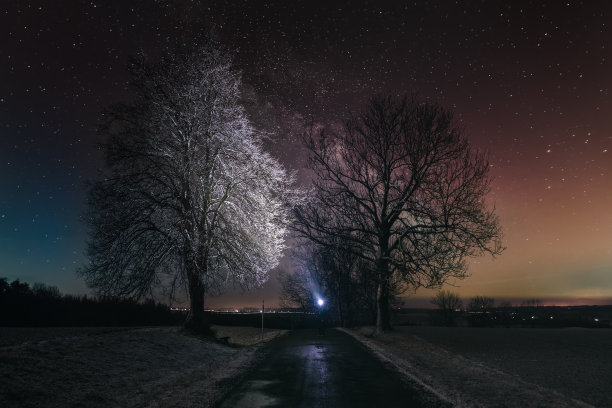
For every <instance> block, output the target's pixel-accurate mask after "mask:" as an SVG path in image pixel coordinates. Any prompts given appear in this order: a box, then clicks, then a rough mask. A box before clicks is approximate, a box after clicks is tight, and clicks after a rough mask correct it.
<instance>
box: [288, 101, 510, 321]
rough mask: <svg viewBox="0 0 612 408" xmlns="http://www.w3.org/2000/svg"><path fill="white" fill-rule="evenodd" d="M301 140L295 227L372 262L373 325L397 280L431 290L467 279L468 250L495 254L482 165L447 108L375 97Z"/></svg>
mask: <svg viewBox="0 0 612 408" xmlns="http://www.w3.org/2000/svg"><path fill="white" fill-rule="evenodd" d="M306 145H307V147H308V150H309V151H310V167H311V169H312V170H313V171H314V174H315V178H314V180H313V185H314V197H313V199H312V200H311V201H310V202H308V203H307V204H304V205H301V206H299V207H298V208H297V209H296V219H297V223H296V225H295V229H296V231H297V232H298V234H299V235H300V236H301V237H303V238H306V239H308V240H311V241H313V242H315V243H317V244H318V245H322V246H329V245H334V244H333V243H334V242H336V241H337V239H336V238H335V237H337V238H340V239H341V241H342V242H344V243H346V244H345V247H346V248H350V250H351V251H352V252H353V254H354V256H358V257H361V258H362V259H364V260H366V261H367V262H369V263H370V264H371V265H372V271H374V272H373V274H372V276H371V278H372V280H374V281H375V282H376V284H377V287H378V295H377V298H378V312H377V327H378V329H379V330H384V329H387V328H388V327H389V326H390V323H389V300H390V295H391V294H392V290H393V289H397V288H398V285H399V289H403V290H406V289H416V288H418V287H421V286H425V287H440V286H441V285H442V284H444V283H445V282H446V281H447V280H448V279H450V278H464V277H465V276H467V273H468V271H467V265H466V262H465V259H466V258H467V257H473V256H479V255H482V254H484V253H490V254H494V255H495V254H499V253H500V252H501V251H502V249H503V248H502V245H501V228H500V226H499V222H498V218H497V216H496V215H495V213H494V210H493V209H489V208H488V207H487V205H486V195H487V193H488V191H489V184H490V178H489V175H488V171H489V163H488V161H487V159H486V157H485V155H483V154H482V153H480V152H478V151H477V150H475V149H473V148H472V147H470V144H469V143H468V141H467V139H466V138H465V136H464V132H463V130H462V129H461V128H460V127H459V126H458V125H457V123H456V122H455V121H454V119H453V115H452V112H451V111H448V110H446V109H444V108H442V107H440V106H438V105H436V104H432V103H421V102H418V101H417V100H414V99H408V98H403V99H394V98H391V97H377V98H373V99H372V100H371V102H370V103H369V104H368V106H367V107H366V108H365V109H364V111H363V112H362V113H360V114H357V115H354V116H353V117H352V118H351V119H350V120H348V121H347V122H346V123H345V124H344V126H343V127H342V129H340V130H329V129H327V128H325V127H319V128H316V129H314V130H313V131H312V132H310V133H309V134H308V135H307V137H306Z"/></svg>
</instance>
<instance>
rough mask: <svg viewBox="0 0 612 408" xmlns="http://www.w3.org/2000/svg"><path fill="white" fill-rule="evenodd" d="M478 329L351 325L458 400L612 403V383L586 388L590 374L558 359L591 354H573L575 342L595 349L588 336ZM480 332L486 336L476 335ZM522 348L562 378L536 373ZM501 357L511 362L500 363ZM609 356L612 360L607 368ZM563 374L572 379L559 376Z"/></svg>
mask: <svg viewBox="0 0 612 408" xmlns="http://www.w3.org/2000/svg"><path fill="white" fill-rule="evenodd" d="M478 330H480V329H471V328H463V329H462V328H414V327H399V328H396V329H395V330H394V331H392V332H389V333H385V334H383V335H379V336H376V337H374V336H372V333H373V331H374V328H373V327H362V328H359V329H355V330H345V331H346V332H347V333H348V334H350V335H352V336H353V337H355V338H356V339H357V340H359V341H361V342H362V343H363V344H364V345H366V346H367V347H368V348H370V350H372V351H373V352H374V353H375V354H377V355H378V356H379V357H380V358H381V359H383V360H384V361H386V362H388V363H390V364H391V365H392V366H394V367H395V368H396V369H397V370H398V371H400V372H401V373H402V374H404V375H405V376H407V377H409V378H410V379H411V380H412V381H415V382H418V383H420V384H421V385H422V386H423V387H425V388H426V389H429V390H430V391H431V392H433V393H434V394H436V395H437V396H438V397H439V398H440V399H442V400H443V401H447V402H450V403H451V404H453V405H455V406H457V407H551V408H552V407H557V408H563V407H593V406H610V399H609V398H610V397H609V396H608V395H605V393H607V390H608V389H609V387H606V389H605V390H600V392H599V393H596V394H593V392H592V390H591V392H587V391H586V390H585V389H584V388H581V387H579V386H578V387H576V386H575V384H576V383H581V382H584V383H587V386H588V385H589V384H588V382H589V377H586V378H579V377H576V375H575V373H574V374H573V375H572V368H571V365H570V364H568V365H566V367H565V369H564V371H563V372H559V371H558V369H559V366H558V364H562V363H561V362H562V361H563V360H564V359H568V358H569V359H570V361H571V359H572V358H584V357H580V356H581V355H580V353H574V354H575V355H572V353H573V352H574V350H573V349H572V347H571V345H574V346H576V347H578V348H580V347H583V348H584V347H586V348H588V347H589V346H588V344H586V345H585V343H584V341H583V342H582V343H581V340H580V339H584V338H585V337H584V336H583V337H580V336H575V337H573V338H571V339H570V340H566V342H565V343H564V342H560V343H557V342H555V339H557V338H559V339H562V338H564V335H565V333H564V332H559V333H558V332H556V331H555V330H554V329H552V330H550V329H548V330H547V331H544V332H542V333H539V332H534V331H529V330H532V329H526V330H528V331H524V332H523V331H514V330H516V329H499V331H487V332H482V331H478ZM483 330H491V329H483ZM494 330H496V329H494ZM504 330H505V331H504ZM534 336H535V337H534ZM476 337H477V338H479V341H476V340H475V338H476ZM586 338H588V336H587V337H586ZM608 344H610V343H608ZM596 347H600V348H603V349H605V343H599V342H597V345H596ZM609 347H610V346H608V349H609ZM544 348H547V349H548V350H549V352H548V353H546V354H545V356H544V355H542V353H539V350H540V349H544ZM521 352H525V353H527V357H526V358H523V360H529V359H532V358H531V357H533V355H536V354H537V355H538V356H539V360H538V361H537V364H534V363H535V362H530V364H529V366H531V367H534V366H536V365H537V367H538V370H540V371H541V372H542V373H546V374H547V376H548V377H552V378H555V380H554V381H556V383H555V384H556V385H555V384H553V383H552V382H546V381H540V380H538V378H537V377H534V376H533V375H529V370H528V369H527V368H526V367H527V366H525V365H521V364H517V363H516V360H517V354H521ZM523 357H525V356H523ZM589 358H590V357H589ZM500 361H502V362H503V361H505V362H506V364H500V363H499V362H500ZM609 363H610V362H609V360H608V361H607V367H608V368H609V367H610V364H609ZM555 364H557V365H555ZM604 365H606V364H605V363H604ZM521 367H522V368H521ZM605 372H606V371H603V372H601V373H599V374H597V375H600V376H601V377H602V378H604V380H603V381H606V380H605V379H606V378H609V377H608V376H607V375H606V374H605ZM593 374H594V373H592V375H593ZM563 376H565V377H566V381H565V382H564V381H562V380H559V378H561V377H563ZM568 381H569V384H568ZM576 390H578V391H576ZM602 398H605V399H606V400H605V401H604V400H602ZM591 404H593V405H591Z"/></svg>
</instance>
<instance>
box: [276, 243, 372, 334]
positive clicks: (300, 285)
mask: <svg viewBox="0 0 612 408" xmlns="http://www.w3.org/2000/svg"><path fill="white" fill-rule="evenodd" d="M293 259H294V260H295V261H296V268H295V271H294V272H293V273H292V274H288V273H284V274H282V275H281V276H280V277H279V278H280V281H281V285H282V291H281V301H282V302H283V304H292V305H296V306H299V307H301V308H303V309H304V310H312V309H316V308H315V305H314V300H315V299H316V297H317V296H320V297H323V298H325V301H326V304H327V306H326V309H327V312H328V313H330V314H331V315H334V316H335V317H336V320H337V321H339V322H340V324H341V325H342V326H350V325H352V324H354V323H356V322H364V323H365V322H370V321H371V319H372V317H375V314H372V310H374V311H375V304H376V287H375V285H374V284H373V282H372V281H371V279H369V276H370V275H371V268H372V265H369V264H368V263H367V262H365V261H364V260H363V259H361V258H359V257H355V256H354V255H353V254H352V251H350V250H349V249H347V248H345V247H343V245H342V243H341V242H339V241H338V242H336V244H335V245H328V246H322V245H317V244H312V243H311V244H310V245H309V244H308V243H301V245H300V247H299V249H295V250H294V251H293ZM304 305H308V307H307V308H306V307H304Z"/></svg>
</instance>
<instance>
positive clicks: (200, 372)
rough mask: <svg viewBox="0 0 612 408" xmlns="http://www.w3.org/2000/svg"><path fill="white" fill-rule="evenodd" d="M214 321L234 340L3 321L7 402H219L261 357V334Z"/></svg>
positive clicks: (2, 400)
mask: <svg viewBox="0 0 612 408" xmlns="http://www.w3.org/2000/svg"><path fill="white" fill-rule="evenodd" d="M213 328H214V329H216V330H217V336H218V337H227V338H228V341H229V343H230V345H229V346H226V345H223V344H219V343H216V342H214V341H210V340H202V339H200V338H195V337H190V336H187V335H184V334H181V333H180V332H179V330H178V328H174V327H172V328H171V327H165V328H137V329H134V328H131V329H127V328H6V327H2V328H0V406H3V407H111V406H118V407H190V406H197V407H207V406H212V405H213V404H214V402H215V401H217V400H218V399H219V398H220V397H221V396H222V395H223V394H224V393H225V392H226V391H227V390H228V389H229V388H231V386H232V385H233V384H234V383H235V381H237V380H238V379H240V377H241V375H243V374H244V373H245V372H246V371H248V369H249V367H250V366H251V365H252V364H254V363H255V362H256V361H257V358H258V350H259V349H260V346H259V342H260V335H261V332H260V330H258V329H256V328H249V327H241V328H235V327H213ZM281 333H282V331H280V330H266V331H265V340H270V339H272V338H274V337H276V336H278V335H280V334H281ZM236 345H239V346H242V347H235V346H236Z"/></svg>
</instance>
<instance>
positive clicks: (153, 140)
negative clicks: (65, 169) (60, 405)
mask: <svg viewBox="0 0 612 408" xmlns="http://www.w3.org/2000/svg"><path fill="white" fill-rule="evenodd" d="M130 70H131V73H132V75H133V89H134V90H135V98H134V99H133V102H132V103H131V104H127V105H125V104H124V105H115V106H112V107H111V108H110V109H109V110H108V111H107V112H105V118H106V121H105V123H104V125H103V126H102V127H101V133H102V134H103V135H105V136H106V138H107V139H106V142H105V143H104V145H103V147H104V150H105V152H106V159H107V164H108V168H109V171H108V172H107V173H106V174H105V176H104V179H102V180H100V181H97V182H95V183H94V184H93V185H92V186H91V188H90V190H89V193H88V206H89V207H88V208H89V209H88V212H87V214H86V217H85V219H86V222H87V224H88V226H89V234H90V239H89V242H88V250H87V252H88V256H89V263H88V264H87V265H86V266H84V267H83V268H82V269H81V270H80V274H81V275H82V276H84V277H85V279H86V282H87V283H88V285H90V286H91V287H93V288H95V289H97V290H98V291H99V292H100V293H101V294H105V295H119V296H125V297H132V298H141V297H143V296H146V295H148V294H152V293H153V289H154V288H156V287H161V288H163V290H164V293H166V294H167V295H169V296H171V297H174V296H175V295H176V294H177V293H179V292H177V291H181V290H182V289H184V290H185V291H186V292H187V294H188V296H189V299H190V304H191V310H190V314H189V316H188V318H187V322H186V326H187V327H188V328H190V329H193V330H195V331H200V330H204V329H206V327H207V326H206V323H205V319H204V296H205V294H206V293H211V292H218V291H220V290H221V289H222V288H223V287H224V286H225V285H226V284H228V283H234V284H239V285H241V286H243V287H245V288H247V289H248V288H251V287H254V286H259V285H261V284H262V283H263V282H265V281H266V280H267V278H268V271H269V270H270V269H272V268H274V267H275V266H276V265H277V263H278V260H279V257H280V256H281V252H282V251H283V248H284V238H285V235H286V225H287V222H288V216H289V214H290V211H291V210H290V207H289V206H288V203H289V201H290V196H291V194H292V192H291V189H290V184H291V183H292V177H291V176H289V175H288V174H287V173H286V172H285V170H284V169H283V168H282V166H281V165H280V164H279V163H278V162H277V161H276V160H274V159H273V158H272V157H271V156H270V155H269V154H267V153H266V152H264V151H263V149H262V145H261V138H260V136H259V135H258V134H257V132H256V131H255V130H254V129H253V128H252V126H251V124H250V122H249V120H248V119H247V117H246V115H245V112H244V109H243V108H242V106H241V105H240V103H239V98H240V78H239V75H238V74H237V73H236V72H235V71H233V70H232V68H231V64H230V61H229V58H228V57H227V55H226V54H224V53H223V52H221V51H220V50H219V49H217V48H215V47H214V46H212V45H207V46H204V47H203V48H201V49H200V50H199V51H198V52H196V53H176V54H173V55H167V56H164V57H162V58H161V60H160V62H158V63H156V64H150V63H148V62H147V61H146V60H145V59H144V58H143V59H141V60H138V61H134V62H133V63H132V65H131V67H130Z"/></svg>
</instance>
